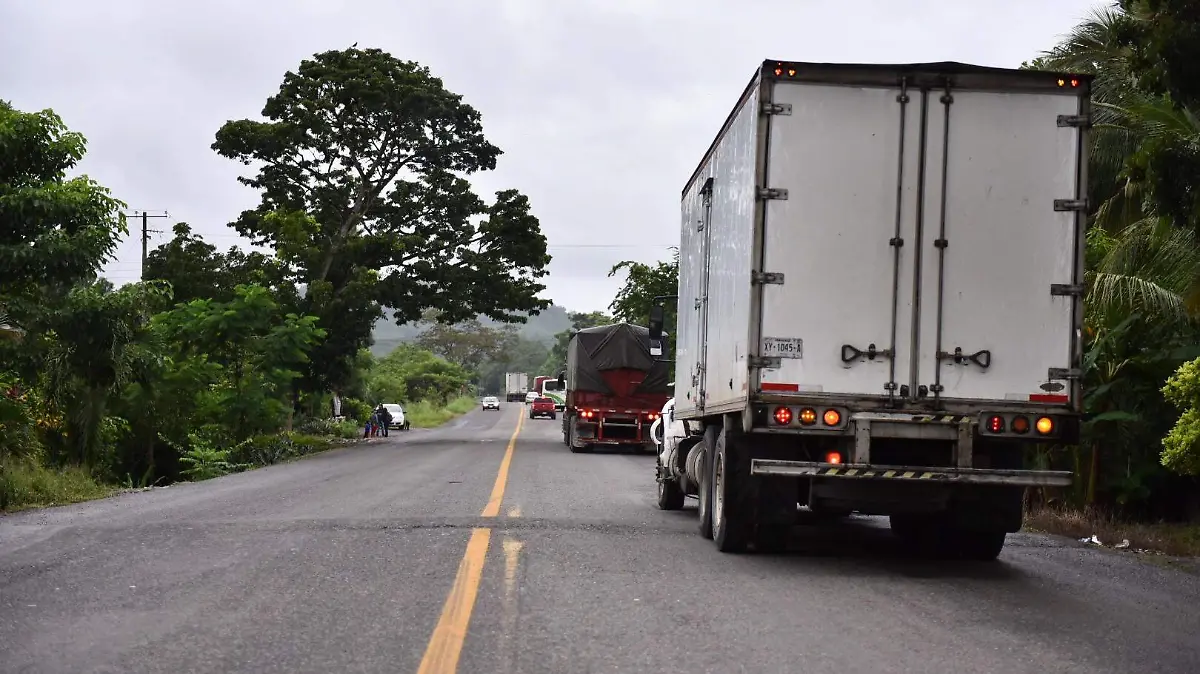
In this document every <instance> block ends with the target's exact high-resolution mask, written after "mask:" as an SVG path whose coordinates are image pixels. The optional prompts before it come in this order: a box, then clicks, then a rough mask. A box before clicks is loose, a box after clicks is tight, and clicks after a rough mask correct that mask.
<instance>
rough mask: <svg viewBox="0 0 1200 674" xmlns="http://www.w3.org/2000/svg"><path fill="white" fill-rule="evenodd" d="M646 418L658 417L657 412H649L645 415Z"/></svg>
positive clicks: (651, 419)
mask: <svg viewBox="0 0 1200 674" xmlns="http://www.w3.org/2000/svg"><path fill="white" fill-rule="evenodd" d="M646 418H647V419H649V420H650V421H654V420H655V419H657V418H658V412H651V413H649V414H647V415H646Z"/></svg>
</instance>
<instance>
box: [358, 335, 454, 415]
mask: <svg viewBox="0 0 1200 674" xmlns="http://www.w3.org/2000/svg"><path fill="white" fill-rule="evenodd" d="M469 381H470V373H469V372H468V371H467V370H465V369H463V368H462V367H461V366H459V365H456V364H454V363H451V362H449V361H447V360H445V359H443V358H440V357H438V356H437V355H435V354H434V353H433V352H431V351H429V350H428V349H423V348H421V347H419V346H417V345H415V344H404V345H402V346H399V347H397V348H396V349H395V350H394V351H392V352H391V353H389V354H388V355H386V356H384V357H383V358H380V359H379V361H378V362H377V363H376V364H375V367H374V368H373V370H372V372H371V375H370V377H369V382H370V383H369V388H370V401H371V403H372V404H379V403H385V402H386V403H391V402H399V401H401V400H404V401H408V402H410V403H411V402H417V401H422V400H424V401H429V402H433V403H437V404H441V403H444V402H446V400H448V399H449V398H451V397H452V396H455V395H458V394H460V393H461V392H462V391H463V390H464V389H465V388H466V386H467V384H468V383H469Z"/></svg>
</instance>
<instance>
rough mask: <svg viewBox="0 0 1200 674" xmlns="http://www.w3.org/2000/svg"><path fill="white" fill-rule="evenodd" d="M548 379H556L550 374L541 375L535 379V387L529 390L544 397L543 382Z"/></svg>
mask: <svg viewBox="0 0 1200 674" xmlns="http://www.w3.org/2000/svg"><path fill="white" fill-rule="evenodd" d="M547 379H554V377H551V376H550V375H548V374H539V375H538V376H536V377H534V378H533V387H532V388H530V389H529V390H530V391H536V392H537V394H538V395H542V382H544V381H546V380H547Z"/></svg>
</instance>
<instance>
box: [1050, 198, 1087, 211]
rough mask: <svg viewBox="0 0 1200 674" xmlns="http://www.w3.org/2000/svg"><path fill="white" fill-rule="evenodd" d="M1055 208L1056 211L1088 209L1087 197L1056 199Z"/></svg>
mask: <svg viewBox="0 0 1200 674" xmlns="http://www.w3.org/2000/svg"><path fill="white" fill-rule="evenodd" d="M1054 210H1056V211H1087V210H1088V202H1087V199H1055V200H1054Z"/></svg>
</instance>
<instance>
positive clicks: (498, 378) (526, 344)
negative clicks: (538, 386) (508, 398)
mask: <svg viewBox="0 0 1200 674" xmlns="http://www.w3.org/2000/svg"><path fill="white" fill-rule="evenodd" d="M549 353H550V350H549V349H548V348H546V345H545V344H543V343H542V342H540V341H537V340H533V339H526V338H524V337H517V338H516V340H515V341H514V342H513V344H512V346H511V347H509V348H506V349H505V350H503V351H501V352H500V353H498V354H496V355H495V356H494V357H493V358H492V359H491V360H488V361H487V362H485V363H484V364H483V365H481V366H480V368H479V387H480V390H481V391H483V392H487V393H493V394H496V395H500V394H501V393H503V391H504V373H505V372H525V373H527V374H532V375H535V376H536V375H539V374H548V372H547V371H543V370H542V369H541V367H542V364H543V363H545V362H546V356H547V355H549ZM555 374H557V372H556V373H555Z"/></svg>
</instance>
